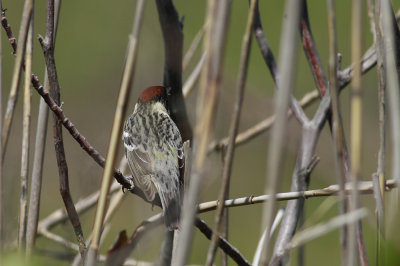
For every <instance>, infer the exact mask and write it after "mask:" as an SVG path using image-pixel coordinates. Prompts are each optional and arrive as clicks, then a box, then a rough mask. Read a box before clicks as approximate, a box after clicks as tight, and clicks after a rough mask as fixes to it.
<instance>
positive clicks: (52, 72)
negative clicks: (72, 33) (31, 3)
mask: <svg viewBox="0 0 400 266" xmlns="http://www.w3.org/2000/svg"><path fill="white" fill-rule="evenodd" d="M54 9H55V8H54V0H48V1H47V22H46V39H43V38H42V37H41V36H39V42H40V45H41V46H42V49H43V53H44V57H45V61H46V67H47V74H48V79H49V85H50V94H51V97H52V98H53V99H54V101H55V103H56V104H57V105H59V104H60V85H59V83H58V77H57V69H56V63H55V59H54V40H55V38H54V36H55V31H54V29H55V25H54V14H55V11H54ZM53 134H54V147H55V150H56V159H57V165H58V174H59V182H60V193H61V197H62V199H63V201H64V205H65V208H66V210H67V212H68V216H69V218H70V221H71V224H72V226H73V228H74V232H75V235H76V238H77V241H78V243H79V251H80V253H81V256H82V257H83V256H84V253H85V249H86V247H85V239H84V236H83V232H82V227H81V223H80V221H79V216H78V213H77V212H76V209H75V206H74V203H73V200H72V197H71V193H70V190H69V180H68V166H67V160H66V157H65V152H64V141H63V136H62V124H61V121H60V120H59V119H58V117H57V116H56V115H54V114H53Z"/></svg>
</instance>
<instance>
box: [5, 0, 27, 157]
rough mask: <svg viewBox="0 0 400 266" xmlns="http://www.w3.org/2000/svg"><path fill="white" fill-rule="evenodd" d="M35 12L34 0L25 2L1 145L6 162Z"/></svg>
mask: <svg viewBox="0 0 400 266" xmlns="http://www.w3.org/2000/svg"><path fill="white" fill-rule="evenodd" d="M32 10H33V0H25V5H24V11H23V13H22V20H21V26H20V29H19V34H18V40H19V41H20V45H18V47H17V58H16V60H15V63H14V71H13V76H12V80H11V88H10V95H9V97H8V103H7V109H6V114H5V117H4V124H3V128H2V129H3V131H2V138H1V145H2V152H3V153H2V154H1V156H2V158H0V159H1V160H4V156H5V151H6V146H7V142H8V136H9V133H10V128H11V122H12V119H13V116H14V109H15V105H16V103H17V98H18V90H19V81H20V76H21V71H22V68H23V61H24V55H25V47H26V38H27V35H28V28H29V21H30V18H31V15H32Z"/></svg>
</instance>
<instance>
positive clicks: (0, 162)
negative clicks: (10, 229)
mask: <svg viewBox="0 0 400 266" xmlns="http://www.w3.org/2000/svg"><path fill="white" fill-rule="evenodd" d="M2 18H3V4H2V1H1V0H0V21H2ZM1 36H2V35H1V34H0V139H2V137H1V135H2V132H3V44H2V37H1ZM2 154H3V148H2V145H0V156H1V155H2ZM3 239H4V238H3V160H1V157H0V256H1V254H2V251H3V244H4V243H3Z"/></svg>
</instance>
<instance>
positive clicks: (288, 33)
mask: <svg viewBox="0 0 400 266" xmlns="http://www.w3.org/2000/svg"><path fill="white" fill-rule="evenodd" d="M301 4H302V3H301V1H297V0H292V1H290V0H288V1H286V11H287V21H285V22H284V23H283V28H282V29H283V30H282V37H281V43H280V55H279V59H280V63H279V75H281V76H280V78H279V80H278V88H279V90H278V91H277V93H276V96H275V113H276V122H275V124H274V126H273V128H272V132H271V137H270V140H269V147H268V157H267V158H268V159H267V169H268V170H267V173H266V183H265V191H266V194H271V195H273V197H274V195H275V194H276V191H277V190H278V187H279V181H278V176H279V173H280V170H281V168H280V164H281V161H282V155H283V152H282V150H283V149H282V147H283V144H284V136H285V134H284V132H285V131H286V126H287V119H286V117H287V111H288V107H289V101H290V95H291V91H292V87H293V84H294V82H293V81H294V79H293V77H294V69H295V65H296V64H295V61H296V58H297V56H296V55H297V45H296V29H297V26H298V23H299V20H300V12H299V10H300V8H301ZM275 208H276V201H275V199H274V200H271V201H269V202H268V203H267V204H265V205H264V209H263V215H262V224H263V228H266V230H267V235H269V232H270V229H271V225H272V221H273V214H274V212H275ZM269 244H270V241H267V242H266V245H265V249H264V252H263V254H262V257H261V265H266V264H267V257H268V251H269V246H270V245H269Z"/></svg>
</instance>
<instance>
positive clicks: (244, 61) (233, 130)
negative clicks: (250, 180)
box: [206, 0, 258, 266]
mask: <svg viewBox="0 0 400 266" xmlns="http://www.w3.org/2000/svg"><path fill="white" fill-rule="evenodd" d="M257 3H258V0H251V3H250V9H249V12H248V17H247V25H246V32H245V34H244V36H243V41H242V51H241V57H240V65H239V76H238V81H237V86H236V101H235V103H234V108H233V114H232V120H231V125H230V128H229V142H228V147H227V151H226V153H225V155H224V167H223V171H222V181H221V188H220V191H219V196H218V200H219V201H220V202H221V203H222V204H220V205H219V206H218V208H217V211H216V214H215V228H214V234H213V236H212V238H211V242H210V247H209V249H208V253H207V260H206V265H209V266H211V265H212V264H213V263H214V260H215V253H216V251H217V240H218V237H219V236H220V234H221V231H222V222H223V219H222V215H223V213H224V204H223V202H224V201H225V200H226V199H227V198H228V195H229V185H230V177H231V173H232V164H233V158H234V152H235V139H236V135H237V132H238V129H239V121H240V114H241V111H242V106H243V98H244V88H245V84H246V79H247V70H248V64H249V57H250V47H251V38H252V28H253V23H254V17H255V7H256V5H257Z"/></svg>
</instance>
